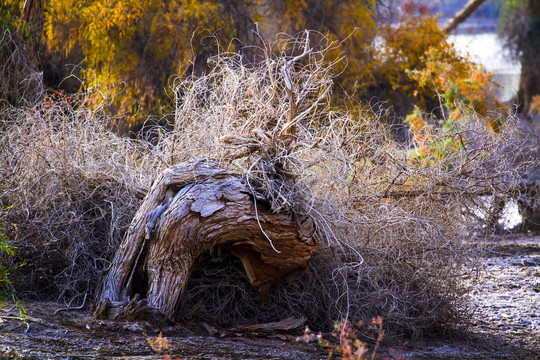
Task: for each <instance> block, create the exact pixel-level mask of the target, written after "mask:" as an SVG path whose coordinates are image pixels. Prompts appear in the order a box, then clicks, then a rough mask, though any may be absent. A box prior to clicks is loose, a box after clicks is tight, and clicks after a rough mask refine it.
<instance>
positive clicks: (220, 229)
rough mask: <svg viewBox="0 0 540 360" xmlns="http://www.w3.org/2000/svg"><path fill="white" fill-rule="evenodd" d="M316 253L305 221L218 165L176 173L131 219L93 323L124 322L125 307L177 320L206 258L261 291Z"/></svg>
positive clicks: (167, 174)
mask: <svg viewBox="0 0 540 360" xmlns="http://www.w3.org/2000/svg"><path fill="white" fill-rule="evenodd" d="M316 248H317V236H316V232H315V226H314V223H313V221H312V220H311V219H310V218H308V217H304V218H298V217H295V216H293V215H288V214H281V213H273V212H272V211H271V210H270V207H269V206H268V205H267V203H266V201H265V199H264V198H263V197H262V196H261V195H260V194H257V193H256V192H254V191H252V189H251V188H250V186H249V185H248V184H247V183H246V181H245V180H244V179H243V178H242V177H240V176H238V175H235V174H233V173H231V172H229V171H227V170H223V169H221V168H220V167H219V165H218V164H217V163H215V162H207V161H204V162H188V163H182V164H179V165H175V166H173V167H172V168H169V169H167V170H165V171H164V172H163V173H162V174H161V175H160V176H159V177H158V179H157V180H156V181H155V183H154V185H153V186H152V188H151V189H150V191H149V193H148V194H147V195H146V197H145V199H144V201H143V204H142V205H141V207H140V208H139V210H138V211H137V213H136V215H135V217H134V218H133V221H132V223H131V226H130V228H129V229H128V231H127V232H126V235H125V237H124V239H123V241H122V244H121V246H120V248H119V249H118V251H117V253H116V256H115V258H114V260H113V263H112V266H111V269H110V271H109V272H108V274H107V275H106V276H105V278H104V281H103V282H102V286H101V289H100V291H99V292H98V296H97V304H99V305H98V307H97V309H98V310H99V311H96V313H95V316H96V317H97V318H112V319H115V318H117V317H118V316H120V314H121V317H122V318H126V316H127V315H126V310H127V309H126V307H127V306H128V305H129V306H131V307H134V308H136V309H137V311H138V312H140V311H141V307H142V306H145V307H147V308H148V309H149V310H150V311H154V312H155V311H158V312H160V313H162V314H163V315H165V316H166V317H167V318H168V319H170V320H176V319H177V318H178V317H179V315H180V314H181V311H182V302H183V296H184V292H185V290H186V286H187V283H188V281H189V278H190V276H191V273H192V271H193V269H194V266H195V265H196V263H197V260H198V259H199V258H200V256H201V255H203V254H205V253H207V252H212V251H215V250H217V249H220V250H224V251H230V252H231V253H233V254H234V255H236V256H237V257H239V258H240V259H241V261H242V264H243V265H244V269H245V271H246V273H247V275H248V277H249V279H250V281H251V283H252V284H253V285H254V286H261V285H264V284H267V283H269V282H271V281H273V280H276V279H279V278H282V277H283V276H285V275H287V274H289V273H291V272H292V271H294V270H297V269H303V268H305V267H306V266H307V264H308V262H309V260H310V259H311V258H312V257H313V256H314V255H315V251H316ZM134 299H135V300H136V302H138V303H139V306H134V304H133V300H134ZM139 299H141V300H139ZM130 302H131V304H130Z"/></svg>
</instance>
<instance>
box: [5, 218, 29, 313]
mask: <svg viewBox="0 0 540 360" xmlns="http://www.w3.org/2000/svg"><path fill="white" fill-rule="evenodd" d="M9 208H10V207H8V208H6V209H3V210H8V209H9ZM0 210H1V209H0ZM16 249H17V247H16V246H13V245H11V244H10V243H9V241H8V237H7V236H6V235H5V234H4V232H3V223H2V222H0V303H2V304H3V303H4V301H5V300H6V299H9V298H11V299H12V300H13V302H14V303H15V305H16V306H17V308H18V311H19V317H20V318H21V320H23V321H26V318H27V316H26V310H25V309H24V306H23V304H22V301H21V300H20V299H19V298H18V297H17V295H16V294H15V289H14V288H13V285H12V283H11V281H10V280H9V274H10V273H11V271H13V270H14V269H16V268H18V267H20V266H23V265H24V264H17V265H13V266H7V265H6V263H7V259H8V258H9V257H13V256H15V250H16Z"/></svg>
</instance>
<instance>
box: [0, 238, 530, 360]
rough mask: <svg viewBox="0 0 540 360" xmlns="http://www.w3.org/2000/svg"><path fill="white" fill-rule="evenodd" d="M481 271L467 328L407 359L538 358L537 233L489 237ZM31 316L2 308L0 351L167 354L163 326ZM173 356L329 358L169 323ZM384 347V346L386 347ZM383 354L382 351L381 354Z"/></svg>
mask: <svg viewBox="0 0 540 360" xmlns="http://www.w3.org/2000/svg"><path fill="white" fill-rule="evenodd" d="M486 245H487V246H488V247H489V249H490V250H488V251H486V255H485V257H484V258H483V259H482V264H483V265H484V267H485V271H482V272H481V273H480V274H479V277H478V278H476V279H475V278H473V277H469V278H466V279H464V281H466V282H467V283H468V284H469V285H470V286H471V289H472V290H471V292H470V295H469V297H470V299H469V304H470V306H471V309H472V310H473V314H472V317H471V319H470V320H471V321H470V324H469V326H468V327H467V328H466V329H463V330H459V331H453V332H451V333H449V335H447V336H445V337H444V338H440V337H439V338H437V340H429V341H428V340H425V341H415V342H414V343H407V342H404V343H403V344H400V349H399V351H398V352H399V354H400V356H402V358H406V359H460V360H465V359H516V360H517V359H540V234H536V235H534V234H527V235H523V234H521V235H506V236H502V237H499V238H496V239H494V240H492V241H490V243H489V244H486ZM25 307H26V309H27V312H28V321H27V323H26V324H25V323H23V322H21V321H20V320H18V319H17V316H16V315H17V313H16V309H15V308H13V307H11V306H9V304H8V305H6V306H4V307H2V308H1V309H0V358H5V359H94V358H95V359H163V358H164V356H163V355H159V354H157V353H156V352H155V351H154V350H152V349H151V347H150V346H149V344H148V342H147V340H146V339H147V338H148V337H150V338H154V339H155V338H156V336H157V334H158V332H157V331H156V329H153V328H151V327H150V326H149V325H147V324H139V323H135V324H134V323H113V322H108V321H96V320H94V319H93V318H92V317H91V316H90V314H89V313H88V311H87V310H73V311H60V312H58V313H56V314H55V312H56V310H57V309H59V308H61V307H62V305H60V304H57V303H50V302H49V303H45V302H33V303H27V304H26V305H25ZM164 336H167V338H168V343H169V345H170V349H169V352H170V353H171V354H172V355H173V358H175V357H178V358H180V359H326V358H327V357H328V355H327V352H326V351H325V350H324V349H322V348H320V347H319V346H317V345H316V344H304V343H298V342H296V341H295V340H294V339H295V336H292V335H280V336H278V337H274V338H254V337H249V336H235V335H233V336H225V337H211V336H200V335H194V334H193V333H191V332H190V331H188V330H187V329H185V328H182V327H181V326H176V327H175V328H169V329H167V331H166V333H165V335H164ZM383 352H384V350H383ZM382 357H384V356H382Z"/></svg>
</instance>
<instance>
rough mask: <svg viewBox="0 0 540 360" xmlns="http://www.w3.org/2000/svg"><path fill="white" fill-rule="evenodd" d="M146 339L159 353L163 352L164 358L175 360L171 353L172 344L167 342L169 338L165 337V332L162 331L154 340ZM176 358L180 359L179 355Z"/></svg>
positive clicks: (176, 359)
mask: <svg viewBox="0 0 540 360" xmlns="http://www.w3.org/2000/svg"><path fill="white" fill-rule="evenodd" d="M146 341H148V344H149V345H150V347H151V348H152V350H154V351H155V352H157V353H158V354H163V360H173V358H172V356H171V354H170V353H169V349H170V345H169V343H168V342H167V338H166V337H163V334H162V333H161V332H160V333H159V335H158V337H157V338H156V339H155V340H153V339H152V338H149V337H148V338H146ZM174 360H180V359H179V358H178V357H176V358H174Z"/></svg>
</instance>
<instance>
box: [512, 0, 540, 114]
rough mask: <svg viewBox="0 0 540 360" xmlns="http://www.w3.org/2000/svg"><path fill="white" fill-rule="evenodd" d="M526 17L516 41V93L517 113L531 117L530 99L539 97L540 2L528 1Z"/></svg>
mask: <svg viewBox="0 0 540 360" xmlns="http://www.w3.org/2000/svg"><path fill="white" fill-rule="evenodd" d="M525 14H526V15H527V16H528V18H527V23H526V24H524V31H523V34H522V36H521V37H520V38H518V39H517V42H518V44H517V47H518V51H519V58H520V61H521V75H520V78H519V89H518V93H517V102H518V112H519V113H522V114H525V115H532V114H531V112H532V111H533V110H537V109H532V108H531V104H532V98H533V96H535V95H540V60H539V59H540V1H533V0H529V1H528V3H527V7H526V10H525Z"/></svg>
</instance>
